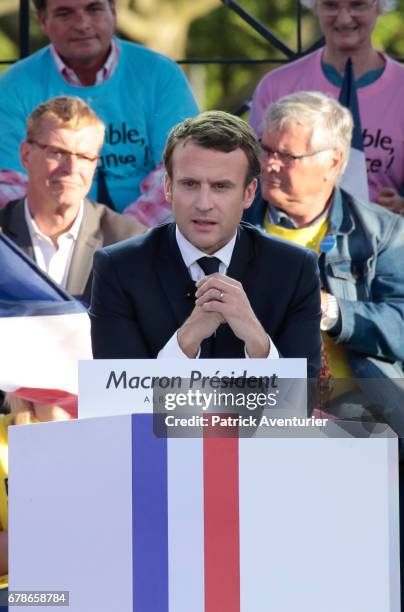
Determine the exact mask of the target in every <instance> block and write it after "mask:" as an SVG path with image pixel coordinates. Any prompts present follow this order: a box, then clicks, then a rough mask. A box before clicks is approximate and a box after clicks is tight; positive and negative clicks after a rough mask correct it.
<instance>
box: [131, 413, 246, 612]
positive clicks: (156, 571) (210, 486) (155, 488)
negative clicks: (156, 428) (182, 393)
mask: <svg viewBox="0 0 404 612" xmlns="http://www.w3.org/2000/svg"><path fill="white" fill-rule="evenodd" d="M152 419H153V416H152V415H150V414H141V415H139V414H137V415H133V416H132V452H133V455H132V504H133V611H134V612H143V611H144V610H153V612H174V611H176V610H177V611H178V610H187V609H188V607H189V602H192V610H193V612H217V610H231V611H232V612H237V611H238V610H240V555H239V510H238V508H239V499H238V443H239V441H238V439H237V438H217V437H207V438H205V439H204V440H198V439H192V440H186V439H184V440H180V441H179V440H173V441H172V442H173V443H172V444H170V440H166V439H163V438H160V439H159V438H156V437H155V436H154V434H153V424H152ZM185 450H186V452H185ZM184 457H186V465H184ZM190 465H192V470H191V469H190ZM191 475H192V476H191ZM167 483H168V487H167ZM184 491H187V495H186V496H184ZM178 495H180V496H181V497H182V498H183V499H184V504H183V505H182V507H180V508H179V507H178V501H177V500H178ZM174 508H175V510H174ZM174 511H175V512H176V514H177V516H176V520H174V521H170V520H169V518H170V512H174ZM178 512H180V513H181V517H179V516H178ZM198 518H199V519H200V520H197V519H198ZM195 525H199V526H200V527H199V528H197V529H195ZM169 551H170V552H169ZM191 557H192V563H191V564H190V563H189V559H190V558H191ZM185 585H186V588H185Z"/></svg>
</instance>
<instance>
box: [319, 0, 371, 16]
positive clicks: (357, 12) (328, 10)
mask: <svg viewBox="0 0 404 612" xmlns="http://www.w3.org/2000/svg"><path fill="white" fill-rule="evenodd" d="M376 2H377V0H353V2H348V4H340V3H339V2H337V1H336V0H319V1H318V3H317V6H318V7H319V8H320V9H321V12H322V13H323V14H324V15H326V16H327V17H336V16H337V15H338V13H339V12H340V11H342V9H343V8H345V9H346V10H347V11H348V13H349V14H350V15H351V16H352V17H358V16H361V15H363V14H364V13H366V11H368V10H369V9H371V8H372V6H374V5H375V4H376Z"/></svg>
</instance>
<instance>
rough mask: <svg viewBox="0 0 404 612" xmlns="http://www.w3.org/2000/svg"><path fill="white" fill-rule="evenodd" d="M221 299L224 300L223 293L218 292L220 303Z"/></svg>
mask: <svg viewBox="0 0 404 612" xmlns="http://www.w3.org/2000/svg"><path fill="white" fill-rule="evenodd" d="M223 298H224V293H223V291H221V292H220V295H219V300H220V301H221V302H223Z"/></svg>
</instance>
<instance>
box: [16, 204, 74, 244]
mask: <svg viewBox="0 0 404 612" xmlns="http://www.w3.org/2000/svg"><path fill="white" fill-rule="evenodd" d="M83 214H84V202H81V204H80V208H79V212H78V214H77V217H76V218H75V220H74V223H73V225H72V226H71V227H70V229H68V230H67V231H66V232H63V234H62V235H66V236H69V237H70V238H72V239H73V240H77V236H78V233H79V231H80V226H81V222H82V220H83ZM24 217H25V222H26V224H27V227H28V231H29V235H30V236H31V239H33V238H34V237H41V238H44V239H46V240H50V238H49V236H46V235H45V234H44V233H43V232H41V230H40V229H39V227H38V225H37V224H36V223H35V221H34V218H33V217H32V215H31V211H30V209H29V205H28V199H27V198H25V200H24Z"/></svg>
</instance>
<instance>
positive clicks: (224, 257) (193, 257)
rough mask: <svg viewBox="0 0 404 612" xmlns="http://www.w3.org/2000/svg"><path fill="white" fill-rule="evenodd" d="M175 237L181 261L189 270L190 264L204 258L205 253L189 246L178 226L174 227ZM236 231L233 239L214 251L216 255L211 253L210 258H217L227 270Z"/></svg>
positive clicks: (189, 243) (191, 245)
mask: <svg viewBox="0 0 404 612" xmlns="http://www.w3.org/2000/svg"><path fill="white" fill-rule="evenodd" d="M175 237H176V240H177V244H178V248H179V250H180V253H181V256H182V259H183V260H184V263H185V265H186V267H187V268H190V267H191V266H192V264H194V263H196V262H197V260H198V259H200V258H201V257H206V253H204V252H203V251H201V250H200V249H198V248H197V247H196V246H194V245H193V244H191V242H189V240H187V239H186V238H185V236H184V235H183V234H181V232H180V230H179V229H178V226H176V227H175ZM236 237H237V231H236V233H235V234H234V236H233V238H232V239H231V240H230V241H229V242H228V243H227V244H226V245H225V246H224V247H222V248H221V249H219V250H218V251H216V253H212V257H217V258H218V259H220V261H221V262H222V263H223V264H224V266H225V267H226V270H227V268H228V267H229V265H230V260H231V257H232V255H233V249H234V245H235V242H236Z"/></svg>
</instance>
